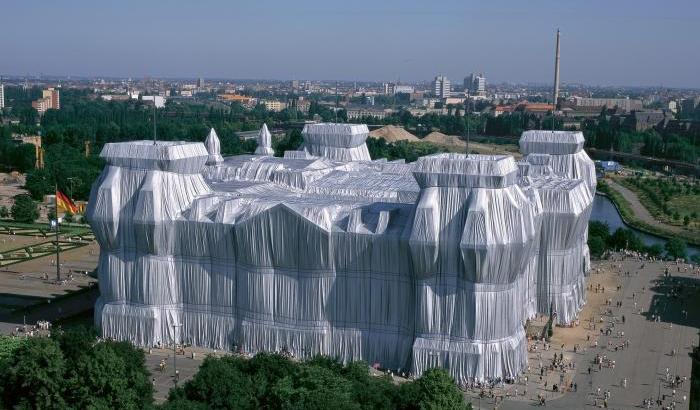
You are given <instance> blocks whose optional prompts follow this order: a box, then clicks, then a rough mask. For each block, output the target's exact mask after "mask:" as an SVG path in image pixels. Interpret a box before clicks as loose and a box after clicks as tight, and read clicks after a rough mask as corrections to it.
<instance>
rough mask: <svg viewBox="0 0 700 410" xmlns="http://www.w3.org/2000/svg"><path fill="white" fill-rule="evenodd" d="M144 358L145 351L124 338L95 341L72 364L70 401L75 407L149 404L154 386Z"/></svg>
mask: <svg viewBox="0 0 700 410" xmlns="http://www.w3.org/2000/svg"><path fill="white" fill-rule="evenodd" d="M134 356H135V357H134ZM139 357H140V359H139ZM144 361H145V360H144V359H143V351H141V350H137V349H135V348H134V347H133V346H131V345H129V344H126V343H124V342H113V341H104V342H100V343H94V344H93V346H92V347H91V348H88V349H86V350H83V351H82V354H79V355H78V356H77V359H76V360H75V362H73V363H71V365H70V370H69V371H68V372H67V375H66V376H67V380H66V386H67V387H66V398H67V401H68V402H69V403H70V404H71V405H72V406H75V408H100V409H102V408H104V409H140V408H146V407H148V405H149V404H150V403H151V402H152V400H153V386H152V384H151V382H150V380H149V374H148V372H147V371H146V370H145V366H144Z"/></svg>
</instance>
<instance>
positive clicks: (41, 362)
mask: <svg viewBox="0 0 700 410" xmlns="http://www.w3.org/2000/svg"><path fill="white" fill-rule="evenodd" d="M65 370H66V362H65V360H64V358H63V353H62V352H61V349H60V348H59V345H58V343H56V341H54V340H52V339H49V338H46V337H35V338H30V339H28V340H27V342H26V344H24V345H23V346H21V347H20V348H19V349H17V350H16V351H15V354H14V355H13V356H12V357H11V358H10V359H9V360H8V361H7V362H6V366H3V367H2V368H0V389H2V403H3V405H4V406H5V407H7V408H28V409H29V408H33V409H54V408H55V409H60V408H66V407H67V406H66V403H65V400H64V398H63V396H64V385H63V376H64V373H65Z"/></svg>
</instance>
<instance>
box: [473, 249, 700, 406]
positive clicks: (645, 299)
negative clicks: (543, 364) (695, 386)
mask: <svg viewBox="0 0 700 410" xmlns="http://www.w3.org/2000/svg"><path fill="white" fill-rule="evenodd" d="M615 263H616V264H620V262H615ZM642 264H643V263H642V262H640V261H637V260H635V259H632V258H628V259H626V260H624V261H622V262H621V269H620V272H621V273H617V271H618V269H617V268H616V269H615V271H616V273H615V274H614V276H615V278H616V279H617V283H618V284H620V285H622V289H621V291H619V292H617V291H616V289H615V288H613V289H612V291H610V292H609V291H608V288H607V286H606V292H605V293H606V296H608V294H609V296H608V297H609V298H610V299H611V301H612V306H611V307H609V308H610V309H611V311H612V315H608V314H602V315H597V317H596V322H597V323H596V326H597V328H596V330H595V331H591V334H596V335H598V336H599V337H598V347H595V346H593V345H586V346H584V348H585V350H584V351H579V352H578V353H576V354H574V353H573V352H572V351H571V346H567V347H566V348H565V351H564V356H565V358H567V359H568V358H569V357H571V358H572V359H573V360H574V362H575V363H576V370H575V371H574V372H567V373H566V374H565V377H566V378H568V377H573V380H572V381H573V382H574V383H576V384H577V385H578V389H577V391H575V392H569V393H566V394H565V395H564V396H563V397H561V396H560V397H559V398H555V396H554V395H553V394H552V393H551V382H550V383H549V386H550V389H549V393H548V397H549V398H550V399H548V400H547V407H548V408H555V409H586V408H592V407H594V403H595V399H596V393H597V390H598V388H599V387H600V389H601V395H600V396H598V397H599V399H598V405H599V406H602V400H601V399H602V392H605V391H606V390H607V391H610V399H609V400H608V404H609V405H608V408H611V409H629V408H635V407H637V408H639V407H640V406H641V404H642V400H643V399H645V398H647V399H648V398H652V399H654V400H656V399H657V398H662V399H663V398H664V396H665V401H664V405H666V406H668V405H669V404H670V402H671V400H673V401H675V403H676V409H687V408H688V401H687V400H688V396H689V393H688V390H689V387H690V380H689V378H690V370H691V358H690V356H689V355H690V353H691V352H692V346H693V345H697V343H698V335H697V332H698V328H699V327H700V315H699V314H698V312H699V311H700V310H699V309H698V308H700V299H699V298H698V292H700V291H699V289H700V279H699V278H698V277H697V276H695V275H693V274H692V272H688V271H685V270H684V269H683V268H681V270H680V271H678V270H677V266H676V265H675V264H674V265H672V269H671V275H672V277H671V278H669V279H664V278H663V270H664V265H663V264H662V263H658V262H657V263H648V262H647V263H644V267H643V268H642ZM604 265H607V268H608V270H609V269H610V262H606V263H604ZM626 272H629V273H630V275H629V276H628V275H626V274H625V273H626ZM603 276H606V275H604V274H600V275H598V274H595V273H592V274H591V277H590V278H589V283H599V282H600V281H601V279H603ZM618 301H620V302H622V307H621V308H618V307H616V303H617V302H618ZM683 311H688V313H687V314H684V313H683ZM652 314H660V315H661V321H660V322H656V321H652V320H651V315H652ZM623 315H624V317H625V321H624V323H623V322H622V320H621V319H622V316H623ZM601 318H602V319H603V320H604V323H603V324H602V325H604V326H606V327H607V326H609V323H614V327H613V328H612V334H611V335H610V336H605V335H600V333H599V331H600V327H601V323H600V319H601ZM586 319H587V318H581V320H582V323H581V326H584V327H587V325H588V320H586ZM559 331H562V329H559ZM564 331H565V330H564ZM555 332H556V330H555ZM618 332H624V336H623V337H620V336H619V335H618ZM628 339H629V341H630V345H629V347H626V348H624V349H618V350H615V348H614V347H615V346H618V345H620V344H622V343H623V341H624V340H628ZM591 340H593V338H592V339H591ZM608 342H610V343H611V345H610V346H609V345H608ZM591 343H593V342H592V341H591ZM551 350H553V351H554V352H555V353H557V352H561V350H560V348H559V346H555V347H553V348H552V349H551ZM673 350H675V355H672V354H671V352H672V351H673ZM547 353H548V354H547V358H548V357H549V356H551V352H547ZM597 354H599V355H601V356H602V355H605V356H607V358H609V359H610V360H614V361H615V367H614V368H612V367H606V366H602V368H600V369H599V368H598V366H597V365H596V364H594V363H593V360H594V358H595V356H596V355H597ZM543 356H545V355H544V354H543ZM543 359H544V358H543ZM543 361H546V359H544V360H543ZM530 364H531V366H533V367H537V366H538V365H537V363H533V361H532V360H531V363H530ZM589 367H591V373H590V374H589V373H588V368H589ZM666 369H668V373H669V375H671V376H673V375H679V376H680V377H681V378H683V377H687V378H688V380H687V381H686V382H685V383H684V384H683V385H682V386H680V387H676V388H675V396H674V395H673V393H674V389H673V388H672V387H671V386H670V385H669V384H668V383H667V382H666ZM551 373H557V372H556V371H555V372H551ZM532 379H535V378H534V377H530V380H532ZM538 379H539V378H537V379H535V382H537V381H538ZM624 379H626V381H627V386H626V387H624V386H623V382H622V381H623V380H624ZM537 384H538V385H537V386H529V387H528V396H530V395H532V393H533V392H540V391H541V387H542V386H539V383H537ZM514 386H517V387H519V390H520V391H521V392H522V388H523V386H522V385H514ZM684 397H685V399H684ZM474 404H476V406H475V408H478V402H476V403H474ZM535 406H536V404H535V403H534V400H532V399H531V398H529V399H526V400H524V401H523V400H522V399H521V400H520V401H516V400H512V399H510V400H506V401H504V402H503V403H502V404H500V405H499V407H498V408H499V409H503V410H515V409H527V408H532V407H535ZM482 408H484V409H486V408H488V409H492V408H494V407H493V403H492V402H491V403H490V404H488V403H483V406H482ZM652 408H658V406H652Z"/></svg>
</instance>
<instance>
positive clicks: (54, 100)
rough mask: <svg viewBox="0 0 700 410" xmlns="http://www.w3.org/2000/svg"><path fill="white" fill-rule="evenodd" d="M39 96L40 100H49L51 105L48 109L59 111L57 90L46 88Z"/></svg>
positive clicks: (59, 103)
mask: <svg viewBox="0 0 700 410" xmlns="http://www.w3.org/2000/svg"><path fill="white" fill-rule="evenodd" d="M41 96H42V98H48V99H50V100H51V105H50V106H49V108H53V109H54V110H60V109H61V97H60V95H59V91H58V90H57V89H55V88H47V89H46V90H43V91H42V92H41Z"/></svg>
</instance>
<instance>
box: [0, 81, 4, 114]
mask: <svg viewBox="0 0 700 410" xmlns="http://www.w3.org/2000/svg"><path fill="white" fill-rule="evenodd" d="M3 108H5V85H4V84H3V83H2V81H0V110H2V109H3Z"/></svg>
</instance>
